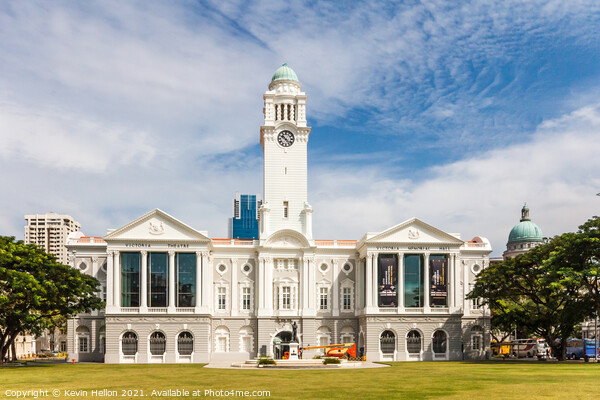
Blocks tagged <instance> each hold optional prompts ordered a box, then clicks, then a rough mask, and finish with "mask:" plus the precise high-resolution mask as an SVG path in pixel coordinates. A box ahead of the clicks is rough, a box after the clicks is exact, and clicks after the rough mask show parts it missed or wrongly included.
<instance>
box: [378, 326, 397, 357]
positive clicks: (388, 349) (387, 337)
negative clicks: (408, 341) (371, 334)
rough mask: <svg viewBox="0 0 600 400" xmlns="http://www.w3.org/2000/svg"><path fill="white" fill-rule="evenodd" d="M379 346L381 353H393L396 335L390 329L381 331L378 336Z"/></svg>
mask: <svg viewBox="0 0 600 400" xmlns="http://www.w3.org/2000/svg"><path fill="white" fill-rule="evenodd" d="M379 346H380V348H381V352H382V353H383V354H394V350H396V335H395V334H394V332H392V331H383V332H382V333H381V336H380V337H379Z"/></svg>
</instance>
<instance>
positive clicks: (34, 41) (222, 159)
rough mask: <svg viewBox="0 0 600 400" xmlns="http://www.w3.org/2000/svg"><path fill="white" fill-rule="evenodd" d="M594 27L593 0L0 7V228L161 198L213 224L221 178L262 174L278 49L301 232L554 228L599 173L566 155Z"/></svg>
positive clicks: (121, 216) (593, 66)
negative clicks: (419, 222) (292, 110)
mask: <svg viewBox="0 0 600 400" xmlns="http://www.w3.org/2000/svg"><path fill="white" fill-rule="evenodd" d="M599 40H600V4H599V3H598V2H596V1H592V0H589V1H584V0H581V1H570V2H564V1H558V0H556V1H554V0H548V1H541V0H540V1H528V2H522V1H516V0H515V1H504V2H497V1H491V0H490V1H466V2H460V3H459V2H454V3H448V2H445V1H441V0H439V1H422V2H406V4H403V3H399V2H383V1H375V2H371V1H370V2H345V3H340V2H326V1H324V2H272V1H253V2H245V1H244V2H235V1H230V2H228V1H225V2H222V1H219V2H216V1H215V2H195V3H192V2H187V1H181V2H171V3H168V4H167V3H163V2H155V1H138V2H125V3H124V2H116V1H114V2H85V3H82V2H74V1H73V2H60V3H48V2H35V1H31V2H3V3H1V4H0V65H2V73H1V74H0V170H2V171H18V172H15V173H10V174H9V173H6V172H5V173H3V174H1V175H0V184H3V185H5V186H4V187H10V188H13V190H11V191H10V192H9V193H8V194H6V195H4V196H1V197H0V209H2V214H3V215H2V216H0V229H1V230H2V231H3V232H5V233H13V234H18V233H19V232H21V230H22V220H21V218H22V215H23V214H25V213H30V212H44V211H48V210H49V209H52V210H54V211H59V212H65V213H71V214H72V215H74V216H75V217H76V218H78V219H79V220H81V222H82V223H83V224H84V228H85V229H84V230H85V231H86V232H87V233H90V234H102V233H103V232H104V229H105V228H107V227H116V226H119V225H120V224H122V223H126V222H128V221H129V220H131V219H133V218H135V217H137V216H138V215H141V214H143V213H144V212H146V211H147V210H148V209H152V208H154V207H161V208H164V209H165V210H166V211H168V212H171V213H172V214H174V215H175V216H177V217H179V218H181V219H183V220H185V221H186V222H189V223H190V224H191V225H193V226H195V227H197V228H198V229H208V230H209V231H210V232H211V234H214V235H215V236H223V235H224V234H225V232H226V220H227V218H228V217H229V216H230V215H229V214H230V207H229V204H230V201H231V198H232V196H233V194H234V193H235V192H236V191H243V192H249V193H256V192H261V190H262V189H261V187H262V185H261V176H262V168H261V157H262V155H261V149H260V147H259V146H258V144H257V143H258V136H259V126H260V124H261V122H262V115H261V110H262V106H263V104H262V93H263V92H264V91H265V90H266V89H267V85H268V82H269V78H270V76H271V74H272V73H273V71H274V69H275V68H276V67H277V66H278V64H280V63H282V62H288V63H289V64H290V65H291V66H292V67H293V68H294V69H295V70H296V72H297V73H298V75H299V77H300V80H301V81H302V84H303V88H304V90H305V91H306V92H307V94H308V96H309V99H308V110H307V115H308V118H309V123H310V125H311V126H313V131H312V133H311V144H310V147H309V151H310V152H311V153H310V158H309V160H310V164H309V171H310V175H311V182H310V185H311V186H310V196H311V202H312V203H313V206H314V207H315V234H316V235H317V236H329V237H339V235H340V234H341V233H340V232H344V233H346V234H348V235H349V236H351V237H356V236H360V235H362V234H363V233H364V231H365V230H378V229H383V228H385V227H387V226H389V225H390V224H393V223H397V222H400V220H403V219H405V218H409V217H411V216H417V217H420V218H422V219H424V220H426V221H428V222H431V223H433V224H439V225H440V227H441V228H444V229H447V230H450V231H457V230H461V231H462V232H463V233H464V234H465V235H474V234H483V235H488V236H490V237H491V238H492V239H493V244H494V246H495V247H496V248H498V247H499V245H498V244H497V243H498V241H500V242H502V240H504V239H502V240H501V239H500V238H501V236H502V235H504V234H505V233H502V235H501V234H500V232H504V230H505V229H508V228H510V226H511V222H510V221H513V220H514V219H515V218H516V217H515V214H518V209H519V207H520V205H521V202H523V201H528V202H530V203H531V205H532V212H533V215H534V218H535V219H536V220H538V216H539V223H540V226H542V228H543V229H544V230H545V231H546V232H550V233H553V232H555V231H556V232H558V231H560V230H561V229H568V227H570V226H571V225H573V224H576V223H579V222H581V220H582V219H583V218H582V215H583V214H585V213H587V214H590V213H593V208H591V207H592V206H590V203H589V201H592V200H582V199H584V198H585V199H587V197H585V191H586V190H590V188H591V186H590V185H593V184H597V183H598V182H597V178H595V176H596V175H595V174H594V170H593V169H592V166H594V165H595V162H596V161H595V160H590V161H589V162H588V161H585V162H580V163H579V164H577V163H576V161H578V160H588V159H590V157H589V153H588V152H587V151H588V150H589V149H590V148H593V147H594V145H597V139H596V138H595V136H594V134H593V132H597V123H596V122H595V120H594V118H596V115H597V107H596V106H595V104H598V103H599V102H600V98H599V96H598V94H597V93H599V91H598V88H600V72H599V71H598V69H597V65H598V62H600V51H599V49H598V46H597V43H598V42H599ZM589 104H592V105H593V106H591V107H586V106H587V105H589ZM576 110H578V111H576ZM544 121H552V122H544ZM552 124H554V125H552ZM551 125H552V126H551ZM594 130H595V131H594ZM579 131H581V132H584V133H582V134H578V135H579V136H577V140H575V139H574V138H573V135H574V134H573V132H579ZM585 132H587V133H585ZM558 148H561V149H568V154H574V155H577V156H576V157H574V158H569V157H568V154H565V151H559V150H557V149H558ZM532 157H533V158H532ZM523 160H529V161H523ZM532 160H534V161H535V163H536V165H539V166H541V167H540V170H541V171H542V172H540V171H538V170H531V165H532V164H533V162H532ZM580 164H581V165H580ZM596 170H597V168H596ZM597 191H599V190H597V189H596V192H597ZM542 193H543V194H544V195H542ZM594 200H596V199H594ZM515 210H516V211H515ZM538 210H539V211H538ZM573 210H578V211H577V212H575V211H573ZM555 214H557V215H565V218H564V220H562V219H561V218H557V217H556V215H555ZM550 215H553V216H554V218H550V217H549V216H550ZM570 218H573V221H575V222H573V221H571V220H570ZM507 221H509V222H507ZM507 224H508V225H510V226H508V227H507ZM490 227H491V228H490ZM490 231H491V232H492V233H488V232H490ZM469 232H472V233H469Z"/></svg>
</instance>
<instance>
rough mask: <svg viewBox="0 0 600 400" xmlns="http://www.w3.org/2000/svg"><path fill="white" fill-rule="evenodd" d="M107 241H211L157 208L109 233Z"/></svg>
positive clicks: (105, 238) (106, 237)
mask: <svg viewBox="0 0 600 400" xmlns="http://www.w3.org/2000/svg"><path fill="white" fill-rule="evenodd" d="M104 240H106V241H119V240H123V241H132V240H140V241H141V240H143V241H165V242H168V241H179V242H210V238H208V237H207V236H205V235H203V234H202V233H200V232H198V231H197V230H195V229H193V228H191V227H190V226H188V225H186V224H184V223H183V222H181V221H179V220H178V219H176V218H174V217H172V216H170V215H169V214H167V213H166V212H164V211H162V210H159V209H158V208H157V209H154V210H152V211H150V212H149V213H147V214H145V215H143V216H141V217H139V218H138V219H136V220H134V221H132V222H130V223H128V224H127V225H125V226H123V227H121V228H119V229H117V230H115V231H113V232H111V233H109V234H108V235H106V236H105V237H104Z"/></svg>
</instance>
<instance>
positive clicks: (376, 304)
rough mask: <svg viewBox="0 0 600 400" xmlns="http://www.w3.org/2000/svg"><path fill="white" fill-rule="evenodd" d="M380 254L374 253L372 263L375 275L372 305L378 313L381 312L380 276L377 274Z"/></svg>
mask: <svg viewBox="0 0 600 400" xmlns="http://www.w3.org/2000/svg"><path fill="white" fill-rule="evenodd" d="M378 256H379V253H373V256H372V257H373V261H372V262H371V270H372V272H371V273H372V274H373V282H372V284H373V291H372V294H373V300H372V304H373V307H375V308H376V309H377V311H379V285H378V276H377V275H378V274H377V270H378V268H377V259H378Z"/></svg>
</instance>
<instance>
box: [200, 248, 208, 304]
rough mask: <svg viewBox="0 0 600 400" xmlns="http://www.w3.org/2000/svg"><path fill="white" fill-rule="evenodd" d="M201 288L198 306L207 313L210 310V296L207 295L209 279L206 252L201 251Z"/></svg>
mask: <svg viewBox="0 0 600 400" xmlns="http://www.w3.org/2000/svg"><path fill="white" fill-rule="evenodd" d="M201 253H202V270H201V272H202V290H201V291H200V307H201V308H202V312H204V313H208V312H209V310H210V307H209V304H210V297H209V289H208V286H209V279H208V252H207V251H202V252H201Z"/></svg>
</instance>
